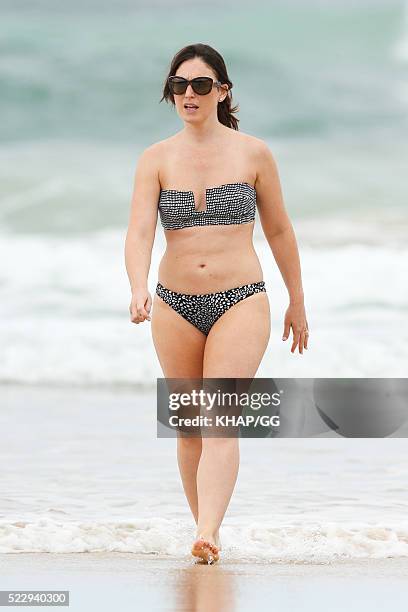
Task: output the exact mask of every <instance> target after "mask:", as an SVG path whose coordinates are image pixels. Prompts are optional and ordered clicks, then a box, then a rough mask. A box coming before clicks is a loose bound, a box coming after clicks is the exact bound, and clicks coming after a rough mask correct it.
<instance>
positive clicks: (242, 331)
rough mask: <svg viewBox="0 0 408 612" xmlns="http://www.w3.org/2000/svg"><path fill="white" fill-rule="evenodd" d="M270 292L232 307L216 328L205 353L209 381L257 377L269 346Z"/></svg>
mask: <svg viewBox="0 0 408 612" xmlns="http://www.w3.org/2000/svg"><path fill="white" fill-rule="evenodd" d="M270 319H271V317H270V308H269V299H268V295H267V293H266V292H262V293H255V294H253V295H250V296H249V297H247V298H245V299H243V300H241V301H240V302H238V303H237V304H234V305H233V306H231V308H229V309H228V310H227V311H226V312H225V313H224V314H223V315H222V316H221V317H220V318H219V319H218V320H217V321H216V323H214V325H213V326H212V328H211V330H210V333H209V334H208V336H207V342H206V345H205V351H204V363H203V376H204V377H206V378H217V377H219V378H253V377H254V376H255V374H256V372H257V370H258V367H259V365H260V363H261V361H262V357H263V355H264V354H265V350H266V348H267V346H268V342H269V338H270V332H271V322H270Z"/></svg>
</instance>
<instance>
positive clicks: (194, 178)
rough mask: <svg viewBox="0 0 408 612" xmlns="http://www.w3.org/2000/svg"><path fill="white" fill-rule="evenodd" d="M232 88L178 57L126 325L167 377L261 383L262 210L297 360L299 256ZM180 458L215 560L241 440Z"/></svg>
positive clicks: (273, 175)
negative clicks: (160, 240)
mask: <svg viewBox="0 0 408 612" xmlns="http://www.w3.org/2000/svg"><path fill="white" fill-rule="evenodd" d="M231 88H232V82H231V81H230V79H229V78H228V74H227V70H226V66H225V63H224V61H223V58H222V57H221V56H220V54H219V53H218V52H217V51H216V50H214V49H213V48H212V47H210V46H208V45H204V44H195V45H188V46H187V47H185V48H183V49H182V50H181V51H179V52H178V53H177V54H176V56H175V57H174V59H173V61H172V63H171V66H170V70H169V74H168V77H167V78H166V82H165V86H164V92H163V98H162V100H163V99H166V101H168V100H170V101H171V103H172V104H173V105H175V107H176V110H177V113H178V114H179V116H180V118H181V119H182V121H183V123H184V128H183V129H182V130H181V131H180V132H178V133H176V134H175V135H173V136H171V137H170V138H167V139H165V140H162V141H160V142H157V143H155V144H153V145H151V146H149V147H148V148H147V149H145V151H144V152H143V153H142V155H141V156H140V158H139V160H138V164H137V169H136V174H135V183H134V192H133V198H132V205H131V213H130V220H129V228H128V233H127V236H126V245H125V258H126V268H127V272H128V276H129V280H130V285H131V290H132V299H131V304H130V313H131V321H132V322H134V323H136V324H139V323H142V322H144V321H151V326H152V336H153V342H154V346H155V349H156V351H157V355H158V359H159V362H160V365H161V367H162V369H163V373H164V376H165V377H166V378H202V377H204V378H207V377H208V378H253V377H254V376H255V374H256V372H257V369H258V367H259V364H260V362H261V359H262V357H263V355H264V352H265V350H266V348H267V345H268V341H269V337H270V310H269V301H268V296H267V293H266V287H265V283H264V281H263V274H262V269H261V265H260V262H259V260H258V257H257V254H256V252H255V250H254V247H253V244H252V236H253V231H254V218H255V206H257V208H258V213H259V216H260V220H261V224H262V228H263V231H264V234H265V236H266V239H267V241H268V243H269V245H270V248H271V250H272V253H273V255H274V257H275V260H276V262H277V264H278V266H279V269H280V271H281V274H282V277H283V279H284V282H285V284H286V287H287V289H288V293H289V300H290V301H289V306H288V308H287V310H286V314H285V321H284V334H283V340H286V339H287V338H288V337H289V332H290V329H292V331H293V343H292V347H291V351H292V353H293V352H294V351H295V349H296V347H298V349H299V353H301V354H302V353H303V349H304V348H307V343H308V325H307V320H306V314H305V308H304V298H303V289H302V281H301V271H300V263H299V255H298V250H297V245H296V239H295V236H294V231H293V228H292V225H291V223H290V220H289V218H288V215H287V213H286V211H285V207H284V204H283V201H282V193H281V188H280V183H279V177H278V171H277V167H276V164H275V161H274V158H273V156H272V154H271V152H270V150H269V149H268V146H267V145H266V144H265V143H264V142H263V141H262V140H261V139H259V138H255V137H253V136H250V135H248V134H243V133H242V132H239V131H238V119H237V118H236V117H234V115H233V113H235V112H236V111H237V107H235V108H232V107H231ZM158 213H159V214H160V219H161V223H162V226H163V228H164V232H165V237H166V240H167V248H166V251H165V253H164V256H163V258H162V260H161V262H160V267H159V273H158V276H159V282H158V283H157V286H156V292H155V295H154V300H153V303H152V298H151V295H150V293H149V290H148V286H147V281H148V273H149V267H150V260H151V251H152V246H153V240H154V235H155V230H156V224H157V217H158ZM152 305H153V312H152V316H150V312H151V307H152ZM237 332H239V333H237ZM177 458H178V465H179V469H180V474H181V479H182V483H183V487H184V491H185V494H186V497H187V500H188V503H189V506H190V508H191V511H192V513H193V516H194V519H195V522H196V524H197V536H196V539H195V541H194V543H193V547H192V554H193V555H194V556H196V557H200V558H201V559H202V560H203V561H204V562H207V563H211V562H214V561H217V560H218V558H219V552H220V550H221V547H220V540H219V528H220V525H221V522H222V520H223V517H224V514H225V512H226V509H227V506H228V503H229V501H230V498H231V495H232V491H233V489H234V486H235V482H236V478H237V474H238V466H239V446H238V438H237V437H234V438H222V439H220V438H217V437H206V438H204V437H182V436H178V438H177ZM220 466H222V468H220Z"/></svg>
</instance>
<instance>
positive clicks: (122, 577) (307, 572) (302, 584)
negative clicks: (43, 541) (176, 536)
mask: <svg viewBox="0 0 408 612" xmlns="http://www.w3.org/2000/svg"><path fill="white" fill-rule="evenodd" d="M0 572H1V588H2V589H3V590H10V589H21V590H29V589H44V590H47V589H48V590H54V589H61V590H69V591H70V605H69V608H70V610H75V611H85V610H90V609H95V610H98V611H100V612H102V611H105V610H106V611H107V610H112V609H113V608H114V607H118V608H119V609H120V610H121V611H126V610H129V611H130V610H132V611H133V612H134V611H135V610H142V609H143V610H149V612H150V611H156V610H157V611H159V610H160V611H162V610H169V611H170V610H171V611H174V612H180V611H184V610H185V611H199V610H222V611H223V612H225V611H227V612H230V611H231V612H232V611H234V612H235V611H241V610H242V611H243V610H249V609H251V610H256V611H257V612H258V611H263V610H270V609H272V608H276V609H280V610H286V609H289V608H293V607H295V609H296V608H297V609H299V610H300V609H301V610H302V611H304V610H310V611H311V610H313V611H314V612H315V611H316V610H327V609H330V610H331V611H333V610H334V611H336V610H339V611H340V610H344V609H345V608H347V611H348V612H352V611H354V610H370V612H373V611H376V610H384V609H387V607H388V606H389V603H390V599H391V598H392V600H393V604H392V609H393V611H395V610H403V609H406V606H407V603H408V589H407V587H406V581H407V578H408V558H400V559H379V560H376V559H364V560H355V559H354V560H352V561H347V560H345V561H338V562H331V563H322V564H311V563H296V564H287V563H271V564H264V563H236V562H229V561H228V560H227V559H223V560H221V561H220V562H219V563H218V564H216V565H213V566H207V565H200V564H195V563H194V561H193V560H192V559H190V557H188V556H187V555H186V558H185V559H183V560H181V561H180V560H178V561H174V559H171V558H164V557H160V558H158V557H155V556H152V555H137V554H128V553H82V554H49V553H44V554H38V553H32V554H30V553H21V554H19V553H14V554H7V555H6V554H3V555H0ZM5 609H7V608H5Z"/></svg>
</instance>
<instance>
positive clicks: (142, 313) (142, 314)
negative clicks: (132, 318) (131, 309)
mask: <svg viewBox="0 0 408 612" xmlns="http://www.w3.org/2000/svg"><path fill="white" fill-rule="evenodd" d="M136 312H137V316H138V317H139V318H140V320H141V321H145V320H146V319H147V318H148V316H149V314H148V313H147V312H146V310H145V307H144V306H143V305H142V304H138V305H137V306H136Z"/></svg>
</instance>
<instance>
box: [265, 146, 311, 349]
mask: <svg viewBox="0 0 408 612" xmlns="http://www.w3.org/2000/svg"><path fill="white" fill-rule="evenodd" d="M257 140H258V142H257V145H256V149H257V150H256V164H257V178H256V183H255V188H256V199H257V208H258V212H259V218H260V221H261V225H262V229H263V232H264V234H265V237H266V239H267V241H268V244H269V246H270V247H271V250H272V253H273V256H274V258H275V261H276V263H277V265H278V267H279V270H280V272H281V274H282V278H283V280H284V282H285V285H286V287H287V290H288V293H289V306H288V308H287V310H286V313H285V320H284V331H283V338H282V340H287V338H288V337H289V333H290V329H291V328H292V331H293V343H292V347H291V352H292V353H293V352H294V351H295V349H296V346H299V353H301V354H303V348H306V349H307V348H308V339H309V330H308V323H307V319H306V312H305V306H304V294H303V287H302V275H301V268H300V259H299V251H298V247H297V242H296V237H295V232H294V230H293V227H292V223H291V222H290V219H289V217H288V214H287V212H286V209H285V205H284V202H283V196H282V189H281V185H280V180H279V173H278V168H277V165H276V162H275V159H274V157H273V155H272V153H271V151H270V149H269V147H268V145H267V144H266V143H265V142H264V141H263V140H261V139H257Z"/></svg>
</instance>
